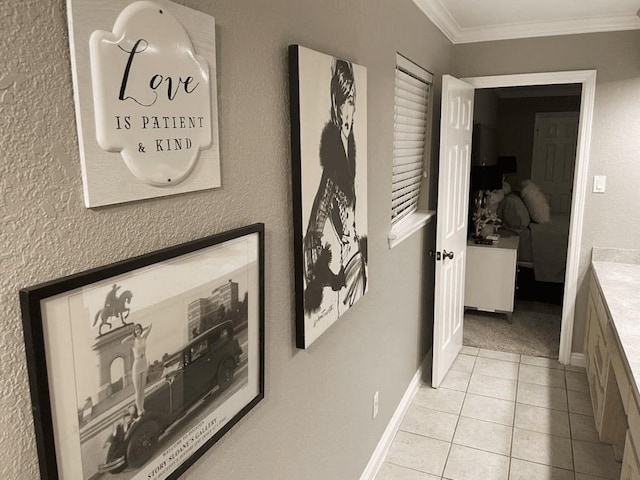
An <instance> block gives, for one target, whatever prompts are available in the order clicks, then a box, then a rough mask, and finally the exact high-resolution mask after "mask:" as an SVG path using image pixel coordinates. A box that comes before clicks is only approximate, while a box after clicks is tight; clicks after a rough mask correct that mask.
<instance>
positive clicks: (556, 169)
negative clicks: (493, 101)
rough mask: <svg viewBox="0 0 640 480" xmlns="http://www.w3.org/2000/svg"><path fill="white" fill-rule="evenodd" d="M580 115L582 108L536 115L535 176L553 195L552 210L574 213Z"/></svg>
mask: <svg viewBox="0 0 640 480" xmlns="http://www.w3.org/2000/svg"><path fill="white" fill-rule="evenodd" d="M578 115H579V114H578V112H569V113H539V114H537V115H536V123H535V132H534V143H533V156H532V160H531V179H532V180H533V181H534V182H535V183H536V184H537V185H538V186H539V187H540V189H541V190H542V191H543V192H544V194H545V195H546V196H547V198H548V199H549V205H550V207H551V213H555V214H561V215H569V214H570V210H571V196H572V193H573V171H574V169H575V162H576V144H577V141H578Z"/></svg>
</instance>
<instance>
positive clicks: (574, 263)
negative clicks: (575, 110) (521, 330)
mask: <svg viewBox="0 0 640 480" xmlns="http://www.w3.org/2000/svg"><path fill="white" fill-rule="evenodd" d="M461 80H463V81H465V82H467V83H469V84H470V85H472V86H474V87H475V88H476V89H481V88H498V87H520V86H532V85H551V84H568V83H580V84H581V85H582V95H581V99H580V117H579V121H578V142H577V145H576V163H575V169H574V176H573V195H572V198H571V217H570V223H569V243H568V245H567V265H566V273H565V288H564V297H563V301H562V324H561V325H562V326H561V329H560V355H559V358H558V360H559V361H560V363H563V364H569V363H571V360H572V353H571V346H572V344H573V325H574V320H575V319H574V316H575V310H576V295H577V291H578V273H579V272H578V270H579V266H580V250H581V246H582V227H583V223H584V207H585V202H586V195H587V174H588V168H589V149H590V146H591V127H592V124H593V111H594V106H595V93H596V70H576V71H566V72H544V73H524V74H512V75H494V76H487V77H467V78H461ZM580 358H581V357H575V358H573V360H574V363H584V360H583V359H582V360H580Z"/></svg>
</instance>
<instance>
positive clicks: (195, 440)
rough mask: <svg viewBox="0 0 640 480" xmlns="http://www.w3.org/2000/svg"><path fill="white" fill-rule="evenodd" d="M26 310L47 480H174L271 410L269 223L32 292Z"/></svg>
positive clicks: (23, 298)
mask: <svg viewBox="0 0 640 480" xmlns="http://www.w3.org/2000/svg"><path fill="white" fill-rule="evenodd" d="M103 299H104V302H102V300H103ZM20 304H21V309H22V320H23V327H24V338H25V347H26V356H27V367H28V373H29V383H30V390H31V400H32V404H33V417H34V427H35V434H36V441H37V450H38V457H39V463H40V474H41V477H42V478H43V479H45V480H50V479H61V480H70V479H73V480H76V479H88V478H92V477H95V476H96V474H97V473H99V472H105V471H112V472H115V471H122V473H120V476H119V477H118V478H125V479H133V480H138V479H142V478H144V479H147V478H153V479H154V480H155V479H158V480H163V479H170V480H173V479H176V478H178V477H179V476H180V475H181V474H183V473H184V472H185V471H186V470H187V469H188V468H189V467H190V466H191V465H192V464H193V463H194V462H195V461H196V460H197V459H198V458H199V457H201V456H202V455H203V454H204V453H205V452H206V451H207V450H208V449H209V448H211V447H212V446H213V445H214V444H215V443H216V442H217V441H218V440H219V439H220V438H221V437H222V436H223V435H224V434H225V433H227V432H228V431H229V430H230V429H231V428H232V427H233V426H234V425H235V424H236V423H237V422H238V421H239V420H240V419H241V418H242V417H243V416H245V415H246V414H247V413H248V412H249V411H250V410H251V409H252V408H253V407H255V405H256V404H257V403H259V402H260V401H261V400H262V399H263V398H264V376H265V373H264V371H265V365H264V364H265V354H264V329H265V326H264V224H262V223H256V224H253V225H249V226H246V227H242V228H238V229H235V230H231V231H228V232H225V233H220V234H216V235H212V236H209V237H206V238H202V239H199V240H195V241H191V242H188V243H184V244H181V245H177V246H174V247H169V248H165V249H162V250H159V251H156V252H152V253H148V254H145V255H141V256H138V257H135V258H131V259H128V260H124V261H121V262H117V263H114V264H111V265H107V266H103V267H99V268H95V269H92V270H88V271H85V272H81V273H77V274H74V275H71V276H67V277H64V278H60V279H57V280H53V281H50V282H47V283H43V284H39V285H35V286H32V287H29V288H24V289H22V290H20ZM101 306H102V308H100V307H101ZM103 320H106V323H105V322H103ZM135 323H137V324H140V325H141V327H140V328H138V327H137V326H135V325H134V324H135ZM107 324H110V326H109V325H107ZM152 326H153V327H154V328H153V329H152V328H151V327H152ZM96 327H97V330H96ZM134 332H135V333H134ZM147 340H148V342H147ZM176 345H177V348H173V347H174V346H176ZM205 362H206V363H205ZM143 378H144V381H143V380H142V379H143ZM106 380H108V381H106ZM93 381H95V384H93V385H92V382H93ZM87 392H88V393H87ZM85 395H87V397H86V400H83V398H84V396H85ZM83 402H84V403H83ZM138 402H140V403H138ZM103 441H104V443H103ZM109 456H110V457H109ZM96 459H98V463H96V461H97V460H96ZM127 472H129V473H130V475H127V474H126V473H127Z"/></svg>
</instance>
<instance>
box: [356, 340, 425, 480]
mask: <svg viewBox="0 0 640 480" xmlns="http://www.w3.org/2000/svg"><path fill="white" fill-rule="evenodd" d="M431 352H432V351H431V350H430V351H429V353H427V355H426V356H425V357H424V360H423V361H422V364H421V365H420V367H419V368H418V371H417V372H416V374H415V375H414V376H413V379H412V380H411V383H409V386H408V387H407V390H406V391H405V392H404V395H403V396H402V399H401V400H400V403H399V404H398V408H396V411H395V412H394V414H393V416H392V417H391V420H390V421H389V424H388V425H387V428H386V429H385V430H384V433H383V434H382V437H381V438H380V441H379V442H378V446H377V447H376V449H375V450H374V451H373V455H371V458H370V459H369V463H368V464H367V466H366V468H365V469H364V472H362V476H361V477H360V480H374V478H375V477H376V475H377V474H378V470H380V467H381V466H382V463H383V462H384V458H385V457H386V455H387V451H388V450H389V447H391V444H392V443H393V439H394V438H395V436H396V432H397V431H398V429H399V428H400V424H401V423H402V419H403V418H404V415H405V413H407V410H408V409H409V405H411V402H412V401H413V397H414V396H415V394H416V393H417V391H418V388H419V387H420V383H421V379H422V376H423V373H424V372H425V371H427V369H429V368H430V367H431V358H432V355H431Z"/></svg>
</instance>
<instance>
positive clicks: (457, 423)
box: [440, 354, 478, 479]
mask: <svg viewBox="0 0 640 480" xmlns="http://www.w3.org/2000/svg"><path fill="white" fill-rule="evenodd" d="M458 355H460V354H458ZM476 360H478V357H477V355H476V356H475V357H474V359H473V366H472V367H471V372H470V375H469V382H467V387H466V388H465V390H464V397H463V399H462V405H460V411H459V412H458V418H457V419H456V426H455V427H454V429H453V435H452V436H451V441H450V442H449V451H448V452H447V458H446V459H445V461H444V465H443V466H442V472H441V473H440V478H441V479H442V478H444V471H445V470H446V469H447V464H448V463H449V457H450V456H451V450H452V449H453V445H454V443H453V439H454V437H455V436H456V431H457V430H458V425H459V424H460V417H462V409H463V408H464V402H466V400H467V392H468V391H469V384H470V383H471V377H472V376H473V371H474V370H475V368H476Z"/></svg>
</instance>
